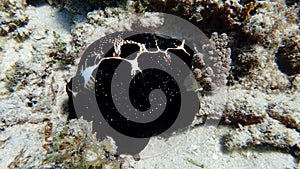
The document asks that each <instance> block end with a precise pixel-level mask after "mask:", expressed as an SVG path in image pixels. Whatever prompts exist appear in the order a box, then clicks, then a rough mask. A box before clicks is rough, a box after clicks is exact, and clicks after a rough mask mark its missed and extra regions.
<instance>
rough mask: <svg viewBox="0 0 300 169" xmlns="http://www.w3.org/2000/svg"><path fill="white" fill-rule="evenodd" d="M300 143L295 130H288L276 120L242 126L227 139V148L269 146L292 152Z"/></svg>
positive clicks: (299, 137)
mask: <svg viewBox="0 0 300 169" xmlns="http://www.w3.org/2000/svg"><path fill="white" fill-rule="evenodd" d="M299 141H300V136H299V133H298V132H297V131H296V130H295V129H289V128H286V127H285V126H284V125H282V124H280V122H278V121H276V120H272V119H270V120H264V121H263V122H262V123H260V124H256V125H254V124H253V125H249V126H244V127H242V126H240V127H239V128H238V129H236V130H234V131H232V132H231V133H230V134H229V135H228V136H227V138H226V143H225V146H226V147H227V148H228V149H229V150H233V149H237V148H243V147H247V146H254V145H263V144H268V145H271V146H274V147H278V148H282V149H285V150H291V149H292V147H293V146H295V145H297V143H298V142H299Z"/></svg>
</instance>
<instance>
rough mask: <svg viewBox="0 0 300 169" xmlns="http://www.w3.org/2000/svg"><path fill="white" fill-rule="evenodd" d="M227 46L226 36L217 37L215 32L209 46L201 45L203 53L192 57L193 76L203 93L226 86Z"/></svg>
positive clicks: (228, 59) (228, 61)
mask: <svg viewBox="0 0 300 169" xmlns="http://www.w3.org/2000/svg"><path fill="white" fill-rule="evenodd" d="M227 45H228V38H227V35H226V34H225V33H223V34H222V35H221V36H218V33H216V32H215V33H213V34H212V36H211V39H210V40H209V44H205V45H203V47H202V48H203V50H204V53H203V54H202V53H196V54H195V55H194V61H193V62H194V68H195V69H194V75H195V78H196V80H198V81H199V83H200V86H201V87H202V88H203V90H204V91H210V90H214V89H215V88H216V87H220V86H224V85H226V83H227V76H228V75H229V70H230V66H229V65H230V61H231V60H230V54H231V50H230V48H228V47H227Z"/></svg>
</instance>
